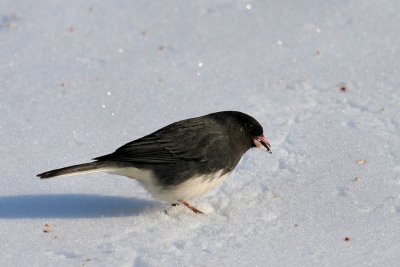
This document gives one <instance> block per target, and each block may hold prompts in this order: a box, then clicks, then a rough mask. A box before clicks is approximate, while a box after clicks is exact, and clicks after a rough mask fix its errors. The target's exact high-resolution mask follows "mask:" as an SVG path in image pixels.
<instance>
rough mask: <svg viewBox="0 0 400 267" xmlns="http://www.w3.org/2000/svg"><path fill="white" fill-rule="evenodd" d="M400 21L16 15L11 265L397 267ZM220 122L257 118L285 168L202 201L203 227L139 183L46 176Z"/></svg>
mask: <svg viewBox="0 0 400 267" xmlns="http://www.w3.org/2000/svg"><path fill="white" fill-rule="evenodd" d="M399 10H400V2H398V1H389V0H387V1H386V0H376V1H372V0H367V1H361V0H355V1H333V0H332V1H230V0H229V1H228V0H223V1H211V0H208V1H179V0H173V1H143V0H142V1H128V0H120V1H96V0H91V1H84V0H78V1H73V2H71V1H48V0H37V1H26V0H25V1H12V0H3V1H2V2H1V4H0V58H1V60H0V81H1V86H0V114H1V116H0V118H1V119H0V155H1V156H2V160H1V161H0V167H1V169H2V175H1V177H0V178H1V179H0V229H1V230H0V240H1V244H0V263H1V266H160V265H161V266H176V265H178V266H362V265H366V266H378V265H379V266H397V265H398V262H399V261H400V254H399V251H400V238H399V236H400V227H399V223H400V196H399V192H400V176H399V172H400V163H399V162H400V153H399V151H400V139H399V132H400V116H399V114H400V90H399V87H400V82H399V77H400V64H399V62H400V27H399V26H398V25H400V15H399V12H398V11H399ZM341 88H344V89H342V90H341ZM220 110H240V111H243V112H246V113H248V114H251V115H252V116H254V117H255V118H257V119H258V120H259V121H260V122H261V123H262V125H263V126H264V129H265V134H266V136H267V137H268V138H269V140H270V141H271V145H272V152H273V154H272V155H269V154H267V153H265V152H264V153H263V152H262V151H257V150H252V151H249V152H248V153H247V154H246V155H245V156H244V158H243V159H242V161H241V163H240V165H239V166H238V167H237V168H236V169H235V171H234V172H233V173H232V174H231V175H230V176H229V177H228V178H227V179H226V180H225V181H224V183H223V184H222V185H221V187H219V188H218V189H216V190H214V191H212V192H210V193H207V194H206V195H204V196H202V197H201V198H197V199H194V200H193V201H192V202H191V203H192V204H193V205H195V206H196V207H198V208H199V209H201V210H203V211H204V212H205V213H206V214H205V215H204V216H203V215H196V214H193V213H192V212H191V211H190V210H188V209H185V208H183V207H176V208H174V209H172V210H171V212H170V214H169V215H165V214H164V213H163V210H164V209H165V208H166V206H165V205H164V204H162V203H159V202H156V201H154V200H153V199H151V197H150V196H149V194H148V193H146V192H145V190H144V189H143V188H141V187H140V186H139V184H138V183H137V182H135V181H133V180H130V179H127V178H124V177H119V176H112V175H108V174H92V175H84V176H79V177H66V178H59V179H56V178H55V179H50V180H46V181H41V180H39V179H38V178H37V177H35V175H36V174H37V173H40V172H43V171H46V170H49V169H53V168H57V167H63V166H67V165H72V164H77V163H82V162H87V161H88V160H90V159H91V158H94V157H96V156H100V155H103V154H106V153H109V152H112V151H114V149H116V148H117V147H118V146H120V145H122V144H125V143H126V142H129V141H131V140H133V139H135V138H138V137H141V136H143V135H145V134H147V133H150V132H152V131H154V130H156V129H158V128H160V127H162V126H165V125H167V124H169V123H171V122H173V121H176V120H179V119H184V118H189V117H193V116H199V115H204V114H207V113H210V112H214V111H220ZM360 160H361V161H360ZM45 224H49V225H48V226H47V227H45ZM44 230H46V231H47V233H45V232H44ZM346 237H347V238H348V241H345V239H346Z"/></svg>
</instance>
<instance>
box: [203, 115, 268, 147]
mask: <svg viewBox="0 0 400 267" xmlns="http://www.w3.org/2000/svg"><path fill="white" fill-rule="evenodd" d="M210 115H212V116H213V117H214V118H216V119H217V120H219V121H221V123H225V124H227V125H228V127H230V128H231V129H232V130H233V131H232V132H236V133H237V136H240V137H243V136H244V140H245V141H244V142H246V144H245V145H246V146H248V147H247V148H252V147H257V148H261V149H262V150H265V151H267V152H269V153H271V145H270V144H269V141H268V139H267V138H266V137H265V136H264V130H263V127H262V126H261V124H260V123H259V122H258V121H257V120H256V119H254V118H253V117H251V116H250V115H247V114H245V113H243V112H239V111H221V112H217V113H213V114H210ZM241 139H243V138H241Z"/></svg>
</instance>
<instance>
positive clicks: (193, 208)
mask: <svg viewBox="0 0 400 267" xmlns="http://www.w3.org/2000/svg"><path fill="white" fill-rule="evenodd" d="M179 203H182V204H183V205H185V206H186V207H188V208H189V209H191V210H192V211H193V212H194V213H196V214H204V213H203V212H202V211H201V210H199V209H198V208H196V207H193V206H192V205H190V204H189V203H188V202H187V201H184V200H179Z"/></svg>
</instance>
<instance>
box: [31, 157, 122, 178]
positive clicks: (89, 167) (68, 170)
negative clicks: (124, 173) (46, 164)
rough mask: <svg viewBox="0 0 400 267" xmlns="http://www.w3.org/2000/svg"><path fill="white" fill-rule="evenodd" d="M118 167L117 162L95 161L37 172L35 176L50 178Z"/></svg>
mask: <svg viewBox="0 0 400 267" xmlns="http://www.w3.org/2000/svg"><path fill="white" fill-rule="evenodd" d="M115 168H118V166H117V164H114V163H112V162H109V161H95V162H89V163H84V164H78V165H74V166H69V167H65V168H61V169H55V170H51V171H48V172H44V173H41V174H38V175H36V176H38V177H40V178H41V179H47V178H52V177H56V176H75V175H80V174H87V173H94V172H107V171H112V170H115Z"/></svg>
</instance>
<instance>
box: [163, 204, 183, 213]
mask: <svg viewBox="0 0 400 267" xmlns="http://www.w3.org/2000/svg"><path fill="white" fill-rule="evenodd" d="M178 205H179V203H172V204H171V207H169V208H168V209H166V210H164V213H165V214H168V211H169V210H170V209H172V208H173V207H176V206H178Z"/></svg>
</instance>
